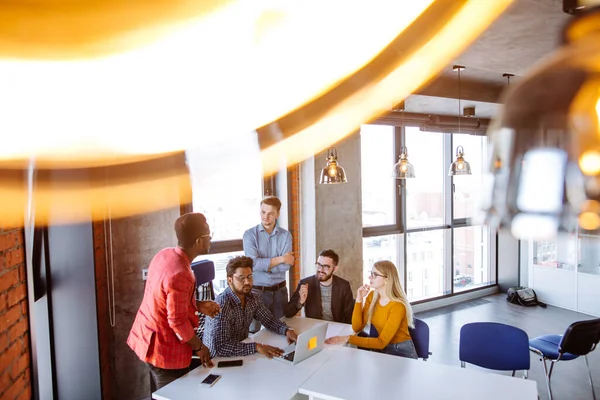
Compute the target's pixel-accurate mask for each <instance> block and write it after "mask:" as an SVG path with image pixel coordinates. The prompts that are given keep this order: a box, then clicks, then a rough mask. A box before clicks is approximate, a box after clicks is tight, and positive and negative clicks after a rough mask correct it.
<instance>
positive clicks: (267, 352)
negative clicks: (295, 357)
mask: <svg viewBox="0 0 600 400" xmlns="http://www.w3.org/2000/svg"><path fill="white" fill-rule="evenodd" d="M256 351H257V352H258V353H260V354H262V355H263V356H267V357H269V358H273V357H280V356H282V355H283V350H281V349H280V348H278V347H273V346H269V345H268V344H262V343H256Z"/></svg>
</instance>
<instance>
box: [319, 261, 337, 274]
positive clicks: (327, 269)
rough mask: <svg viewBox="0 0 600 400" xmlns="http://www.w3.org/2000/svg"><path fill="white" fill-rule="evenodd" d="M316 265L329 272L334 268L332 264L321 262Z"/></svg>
mask: <svg viewBox="0 0 600 400" xmlns="http://www.w3.org/2000/svg"><path fill="white" fill-rule="evenodd" d="M315 267H316V268H317V269H322V270H323V271H325V272H328V271H330V270H331V269H332V268H333V267H332V266H331V265H323V264H321V263H319V262H316V263H315Z"/></svg>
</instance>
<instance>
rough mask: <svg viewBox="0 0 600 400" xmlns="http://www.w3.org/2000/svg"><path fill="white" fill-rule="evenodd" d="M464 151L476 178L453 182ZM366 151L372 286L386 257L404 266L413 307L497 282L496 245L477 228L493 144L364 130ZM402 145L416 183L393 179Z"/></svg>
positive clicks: (366, 237)
mask: <svg viewBox="0 0 600 400" xmlns="http://www.w3.org/2000/svg"><path fill="white" fill-rule="evenodd" d="M458 145H461V146H462V147H463V148H464V152H465V160H466V161H468V162H469V163H470V165H471V170H472V175H465V176H457V177H450V176H448V170H449V167H450V164H451V163H452V162H453V161H454V159H455V154H456V147H457V146H458ZM361 146H362V148H361V169H362V174H363V179H362V181H363V188H362V190H363V192H362V197H363V253H364V266H363V268H364V279H365V281H367V275H368V271H369V270H370V269H371V266H372V264H373V263H374V262H375V261H377V260H384V259H385V260H390V261H393V262H394V263H395V264H396V266H397V267H398V270H399V272H400V277H401V279H402V281H403V284H404V287H405V289H406V293H407V295H408V297H409V299H410V300H411V301H420V300H426V299H431V298H435V297H440V296H444V295H449V294H452V293H457V292H461V291H465V290H470V289H475V288H477V287H484V286H488V285H492V284H495V279H496V273H495V265H494V263H492V262H491V261H490V254H492V252H491V251H490V247H491V246H492V245H495V240H491V234H492V233H491V232H490V230H489V229H488V228H487V227H485V226H480V225H473V221H474V219H475V217H477V213H478V209H479V202H480V199H479V197H480V193H481V192H480V191H481V189H480V187H481V185H480V182H481V180H480V177H481V176H482V170H483V165H484V160H485V159H486V157H487V138H486V137H482V136H471V135H464V134H445V133H433V132H423V131H421V130H420V129H419V128H417V127H406V128H405V129H402V128H400V127H392V126H375V125H363V126H362V127H361ZM402 147H406V148H407V150H408V160H409V162H410V163H411V164H413V165H414V168H415V175H416V177H415V178H409V179H405V180H396V179H392V178H391V170H392V166H393V165H394V163H395V162H396V161H397V160H398V156H399V152H400V150H401V148H402ZM384 169H385V170H387V171H390V173H382V170H384ZM387 171H386V172H387ZM374 215H378V216H379V217H378V218H374V217H373V216H374Z"/></svg>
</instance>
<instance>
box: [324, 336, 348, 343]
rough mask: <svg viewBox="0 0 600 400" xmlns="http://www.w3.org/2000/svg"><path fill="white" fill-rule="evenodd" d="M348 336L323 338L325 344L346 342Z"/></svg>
mask: <svg viewBox="0 0 600 400" xmlns="http://www.w3.org/2000/svg"><path fill="white" fill-rule="evenodd" d="M349 339H350V336H333V337H330V338H329V339H325V344H346V343H348V340H349Z"/></svg>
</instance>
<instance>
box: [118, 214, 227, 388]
mask: <svg viewBox="0 0 600 400" xmlns="http://www.w3.org/2000/svg"><path fill="white" fill-rule="evenodd" d="M175 233H176V235H177V242H178V245H177V247H174V248H166V249H163V250H161V251H160V252H158V254H156V256H154V258H153V259H152V261H151V262H150V266H149V267H148V279H147V280H146V289H145V291H144V298H143V300H142V304H141V305H140V308H139V310H138V312H137V315H136V317H135V321H134V322H133V326H132V327H131V331H130V332H129V337H128V338H127V344H128V345H129V347H131V349H132V350H133V351H134V352H135V354H136V355H137V356H138V357H139V358H140V360H142V361H144V362H146V364H147V365H148V368H149V369H150V372H151V375H152V381H153V382H152V383H153V389H159V388H161V387H163V386H165V385H167V384H168V383H170V382H172V381H174V380H175V379H177V378H179V377H181V376H183V375H185V374H186V373H188V372H189V370H190V364H191V361H192V352H194V353H196V354H197V355H198V356H199V357H200V360H201V362H202V364H203V365H204V366H206V367H212V366H213V364H212V361H211V360H210V353H209V351H208V349H207V348H206V346H203V345H202V342H201V341H200V339H198V337H197V336H196V333H195V330H194V328H195V327H197V326H198V315H197V311H198V310H199V311H200V312H202V313H203V314H205V315H210V316H216V315H217V314H218V313H219V306H218V305H217V304H216V303H215V302H212V301H204V302H196V298H195V295H194V294H195V289H196V279H195V277H194V273H193V272H192V269H191V268H190V265H191V263H192V261H193V260H194V258H196V257H197V256H199V255H201V254H206V253H208V250H209V249H210V239H211V235H210V229H209V226H208V224H207V223H206V218H205V217H204V215H202V214H200V213H187V214H184V215H182V216H181V217H179V218H178V219H177V221H176V222H175Z"/></svg>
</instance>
